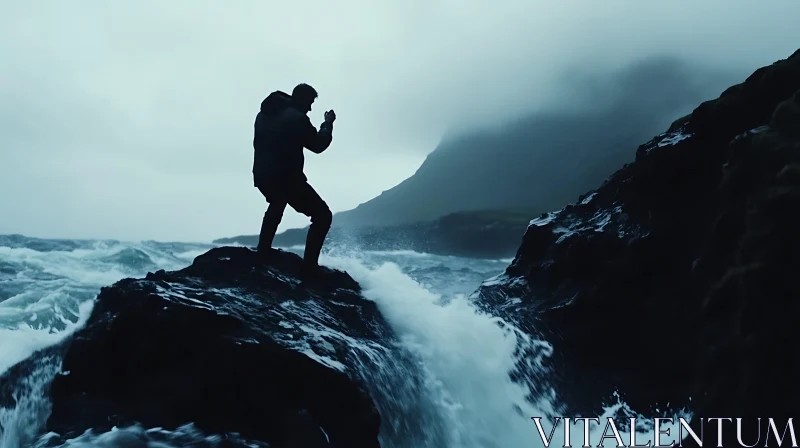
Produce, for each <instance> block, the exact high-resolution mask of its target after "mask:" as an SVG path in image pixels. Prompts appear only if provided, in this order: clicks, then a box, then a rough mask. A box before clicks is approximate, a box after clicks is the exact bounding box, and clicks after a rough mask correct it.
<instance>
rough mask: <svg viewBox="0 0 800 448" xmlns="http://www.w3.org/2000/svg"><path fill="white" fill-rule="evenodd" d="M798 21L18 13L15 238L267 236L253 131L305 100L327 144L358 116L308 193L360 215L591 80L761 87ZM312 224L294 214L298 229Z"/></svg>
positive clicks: (4, 112) (0, 15)
mask: <svg viewBox="0 0 800 448" xmlns="http://www.w3.org/2000/svg"><path fill="white" fill-rule="evenodd" d="M798 17H800V0H765V1H761V2H755V1H751V0H746V1H745V0H691V1H677V0H670V1H644V0H635V1H615V0H606V1H595V0H592V1H589V0H573V1H561V0H546V1H545V0H496V1H491V2H490V1H485V0H484V1H478V0H404V1H393V2H390V1H388V0H386V1H384V0H336V1H316V0H315V1H301V0H287V1H263V0H260V1H256V0H253V1H250V0H247V1H246V0H236V1H229V0H228V1H222V0H220V1H206V2H199V1H196V0H169V1H165V0H145V1H142V0H137V1H135V2H133V1H131V2H108V1H105V0H81V1H74V2H68V1H41V0H16V1H12V0H0V192H2V193H0V233H22V234H25V235H29V236H37V237H49V238H116V239H126V240H136V239H155V240H161V241H166V240H171V241H175V240H178V241H210V240H212V239H214V238H218V237H223V236H233V235H239V234H254V233H257V232H258V229H259V226H260V221H261V216H262V215H263V212H264V209H265V207H266V203H265V202H264V199H263V198H262V197H261V196H260V194H259V193H258V191H257V190H256V189H255V188H253V186H252V175H251V167H252V153H253V148H252V125H253V120H254V118H255V114H256V113H257V111H258V107H259V104H260V103H261V100H262V99H263V98H264V97H265V96H266V95H267V94H268V93H269V92H271V91H273V90H277V89H281V90H284V91H291V89H292V87H293V86H294V85H295V84H297V83H299V82H307V83H309V84H311V85H313V86H314V87H316V88H317V90H318V91H319V92H320V97H319V99H318V100H317V102H316V103H315V107H314V110H313V111H312V112H311V114H310V116H311V118H312V122H313V123H314V124H315V125H317V126H318V125H319V124H320V123H321V121H322V115H323V113H324V111H325V110H327V109H334V110H336V113H337V116H338V119H337V121H336V125H335V130H334V141H333V144H332V145H331V147H330V148H329V149H328V151H326V152H325V153H323V154H321V155H315V154H312V153H310V152H308V151H307V152H306V175H307V176H308V178H309V180H310V182H311V184H312V185H313V186H314V187H315V188H316V189H317V191H319V193H320V194H321V195H322V196H323V198H325V200H326V201H327V202H328V204H329V205H330V207H331V209H332V210H333V211H334V212H336V211H342V210H347V209H350V208H353V207H355V206H356V205H358V204H359V203H361V202H365V201H367V200H369V199H371V198H372V197H374V196H376V195H377V194H379V193H380V192H381V191H383V190H386V189H389V188H391V187H393V186H394V185H396V184H397V183H399V182H400V181H402V180H403V179H405V178H406V177H408V176H410V175H411V174H413V173H414V171H415V170H416V169H417V167H419V165H420V164H421V163H422V161H423V160H424V158H425V156H426V155H427V154H428V153H429V152H430V151H432V150H433V149H434V148H435V147H436V145H437V143H438V142H439V140H440V139H441V138H442V137H443V136H444V135H445V134H447V133H450V132H458V131H463V130H468V129H474V128H475V127H480V126H484V125H491V124H496V123H498V122H501V121H503V120H506V119H510V118H514V117H516V116H519V115H520V114H522V113H525V112H527V111H531V110H535V109H542V108H547V107H550V105H552V104H554V103H559V102H562V101H565V100H569V99H570V98H569V94H570V90H569V89H567V88H566V84H565V83H564V80H565V79H569V78H570V77H571V76H572V75H576V74H579V75H580V76H595V75H597V76H603V75H604V74H606V73H611V72H613V71H614V70H617V69H619V68H622V67H623V66H625V65H626V64H627V63H630V62H633V61H635V60H637V59H640V58H644V57H647V56H653V55H662V54H665V55H671V56H677V57H680V58H685V59H687V60H688V61H690V62H693V63H695V64H703V65H707V66H710V67H715V68H720V69H724V70H727V69H732V70H739V71H741V72H743V73H747V74H749V73H750V72H752V71H753V70H755V69H757V68H758V67H761V66H763V65H768V64H770V63H772V62H774V61H775V60H777V59H781V58H785V57H787V56H789V55H790V54H791V53H793V52H794V51H795V50H797V48H798V47H800V26H798V23H797V18H798ZM676 118H677V117H676ZM631 151H632V152H633V151H635V148H631ZM307 223H308V220H307V218H306V217H305V216H302V215H299V214H297V213H295V212H293V211H291V210H290V209H287V213H286V215H285V217H284V221H283V224H282V226H281V229H285V228H288V227H303V226H305V225H307Z"/></svg>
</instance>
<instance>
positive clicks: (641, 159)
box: [479, 51, 800, 446]
mask: <svg viewBox="0 0 800 448" xmlns="http://www.w3.org/2000/svg"><path fill="white" fill-rule="evenodd" d="M798 210H800V51H798V52H797V53H795V54H794V55H793V56H791V57H790V58H788V59H786V60H782V61H778V62H776V63H775V64H773V65H770V66H767V67H764V68H761V69H759V70H757V71H756V72H755V73H753V74H752V75H751V76H750V77H748V78H747V80H746V81H745V82H743V83H742V84H739V85H736V86H733V87H731V88H730V89H728V90H726V91H725V92H724V93H723V94H722V95H721V96H720V97H719V98H718V99H716V100H713V101H708V102H706V103H703V104H702V105H700V106H699V107H698V108H696V109H695V110H694V111H693V112H692V113H691V114H690V115H688V116H686V117H684V118H682V119H680V120H678V121H676V122H675V123H674V124H673V125H672V126H671V127H670V129H669V130H668V131H667V132H666V133H664V134H662V135H659V136H658V137H656V138H655V139H653V140H652V141H650V142H648V143H646V144H644V145H642V146H641V147H639V149H638V151H637V153H636V160H635V162H633V163H630V164H628V165H626V166H625V167H623V168H622V169H620V170H619V171H617V172H616V173H615V174H614V175H613V176H611V177H610V178H609V179H608V180H607V181H606V182H605V183H604V184H603V185H602V186H600V187H599V188H598V189H597V190H596V191H592V192H591V193H590V194H587V195H585V196H583V197H581V198H579V199H578V201H577V202H576V203H575V204H571V205H569V206H567V207H565V208H564V209H562V210H560V211H557V212H553V213H549V214H546V215H543V216H541V217H540V218H538V219H535V220H534V221H532V222H531V223H530V226H529V228H528V230H527V232H526V233H525V236H524V239H523V243H522V245H521V247H520V249H519V251H518V253H517V256H516V258H515V260H514V261H513V263H512V264H511V265H510V266H509V267H508V269H507V270H506V272H505V273H504V274H503V275H501V276H499V277H498V278H495V279H492V280H490V281H488V282H487V283H486V284H485V285H484V286H483V287H482V288H481V291H480V293H479V296H480V299H481V303H482V304H483V306H485V307H486V308H489V309H491V310H493V311H494V312H498V313H501V314H503V315H505V316H507V317H509V318H510V319H513V320H515V321H517V322H518V323H519V324H520V325H522V326H525V327H527V328H528V329H529V330H531V331H534V332H538V333H541V334H542V335H543V336H544V337H545V338H546V339H548V340H549V341H551V342H552V344H553V346H554V355H553V357H552V358H550V360H549V362H550V363H551V365H553V366H554V367H555V371H556V372H559V373H558V376H556V377H554V378H552V381H553V383H554V384H555V386H556V388H557V390H558V392H559V395H561V397H562V398H564V399H565V400H566V402H567V403H568V405H569V406H570V408H571V409H572V410H575V411H578V412H582V413H589V412H592V411H597V410H598V409H597V406H596V405H597V403H600V402H601V400H602V401H605V402H610V401H613V400H614V399H613V398H612V394H613V393H614V392H615V391H618V392H619V393H620V395H621V396H622V398H623V399H624V400H625V401H626V402H627V403H628V404H630V405H632V406H633V408H634V409H636V410H637V411H640V412H644V413H656V412H657V411H656V409H658V410H659V411H661V412H663V411H664V410H665V409H667V408H673V409H674V408H677V407H682V406H687V407H689V408H690V409H691V410H692V411H694V413H695V416H696V417H703V418H705V417H720V416H724V417H748V416H750V417H753V416H757V417H773V418H776V419H778V418H784V420H783V421H784V423H785V418H788V417H792V416H796V415H793V414H795V413H796V403H797V402H798V401H800V391H798V388H797V385H796V378H797V377H798V376H799V375H800V364H798V359H800V357H799V356H798V355H800V349H798V347H797V345H796V343H797V341H799V340H800V330H798V327H797V326H796V324H795V323H796V322H797V320H798V319H800V301H798V299H800V294H798V292H800V291H798V288H797V285H796V283H795V281H796V279H795V278H794V277H795V275H794V274H795V273H796V272H798V268H800V264H799V262H798V261H796V260H797V258H796V255H797V254H800V232H798V231H797V229H796V227H797V226H796V224H797V222H798V221H797V218H798V213H799V212H798ZM730 428H731V431H733V426H731V427H730ZM731 434H733V437H735V433H730V432H729V433H728V435H729V436H730V435H731ZM745 440H755V436H754V437H753V438H746V439H745ZM748 443H750V442H748ZM725 446H727V445H725Z"/></svg>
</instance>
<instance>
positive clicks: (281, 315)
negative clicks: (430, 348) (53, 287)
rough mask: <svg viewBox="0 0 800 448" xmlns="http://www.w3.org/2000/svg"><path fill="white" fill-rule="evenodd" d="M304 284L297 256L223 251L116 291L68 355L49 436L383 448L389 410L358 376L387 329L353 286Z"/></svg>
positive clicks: (333, 276) (336, 277)
mask: <svg viewBox="0 0 800 448" xmlns="http://www.w3.org/2000/svg"><path fill="white" fill-rule="evenodd" d="M301 274H302V272H301V260H300V258H299V257H298V256H296V255H294V254H290V253H285V252H279V251H275V252H274V253H273V254H271V256H270V257H269V258H268V259H267V260H265V259H264V258H261V257H259V256H258V254H257V253H256V252H254V251H251V250H249V249H246V248H230V247H224V248H218V249H212V250H210V251H209V252H207V253H205V254H203V255H201V256H199V257H197V258H196V259H195V261H194V263H193V264H192V265H191V266H189V267H187V268H185V269H183V270H180V271H176V272H165V271H158V272H156V273H151V274H148V276H147V278H146V279H125V280H122V281H120V282H118V283H116V284H115V285H113V286H111V287H106V288H103V289H102V292H101V293H100V295H99V296H98V299H97V302H96V305H95V307H94V310H93V311H92V314H91V317H90V318H89V320H88V323H87V324H86V326H85V328H83V329H82V330H80V331H79V332H78V333H76V334H75V335H74V337H73V338H72V340H71V342H69V343H68V344H67V345H65V346H63V347H62V348H61V349H62V350H65V355H64V359H63V370H64V372H65V374H64V375H58V376H57V377H56V378H55V380H54V381H53V383H52V387H51V399H52V403H53V405H52V414H51V416H50V418H49V420H48V421H47V425H46V430H47V431H54V432H57V433H59V434H62V435H65V436H68V435H76V434H80V433H83V432H84V431H85V430H86V429H88V428H93V429H97V430H104V429H109V428H110V427H112V426H115V425H116V426H126V425H131V424H134V423H139V424H141V425H142V426H144V427H163V428H167V429H174V428H178V427H180V426H182V425H185V424H188V423H193V424H194V425H195V426H196V427H197V428H199V429H201V430H203V431H205V432H208V433H213V434H228V433H237V434H240V435H241V436H242V437H245V438H248V439H253V440H259V441H262V442H267V443H269V444H270V446H272V447H288V446H304V447H315V446H338V447H377V446H379V443H378V432H379V427H380V416H379V413H378V411H377V409H376V407H375V405H374V403H373V402H372V399H371V398H370V396H369V395H368V393H367V391H366V389H365V387H364V385H363V384H360V383H359V381H358V380H357V379H356V375H352V369H353V368H354V366H357V365H360V364H363V363H365V362H366V361H365V358H368V354H365V353H362V352H364V351H366V350H368V348H369V347H370V345H371V344H373V345H374V344H377V343H378V342H377V341H382V340H383V341H385V340H390V339H391V338H392V335H391V334H390V332H389V330H388V326H387V325H386V324H385V322H384V321H383V319H382V317H381V316H380V314H379V313H378V311H377V308H376V306H375V304H374V303H373V302H370V301H367V300H365V299H363V298H362V297H361V296H360V294H359V292H358V291H359V287H358V284H357V283H356V282H355V281H354V280H353V279H352V278H351V277H350V276H349V275H347V274H345V273H342V272H338V271H333V270H329V269H326V268H323V272H322V274H321V275H318V276H315V277H314V278H313V279H311V280H309V281H301V280H298V277H300V276H301ZM347 341H350V342H349V343H348V342H347ZM354 343H355V344H361V345H362V346H363V347H362V348H359V347H358V346H356V347H353V346H352V345H351V344H354ZM298 444H300V445H298Z"/></svg>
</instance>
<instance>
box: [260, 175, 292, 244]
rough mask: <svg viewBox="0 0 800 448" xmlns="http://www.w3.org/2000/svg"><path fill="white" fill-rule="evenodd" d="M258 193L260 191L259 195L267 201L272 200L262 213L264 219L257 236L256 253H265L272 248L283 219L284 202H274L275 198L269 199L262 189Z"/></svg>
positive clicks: (278, 200)
mask: <svg viewBox="0 0 800 448" xmlns="http://www.w3.org/2000/svg"><path fill="white" fill-rule="evenodd" d="M259 191H261V194H263V195H264V198H265V199H267V201H269V200H270V199H272V201H271V202H269V207H267V211H266V212H265V213H264V218H263V219H262V220H261V233H260V234H259V236H258V251H259V252H266V251H268V250H269V249H271V248H272V240H273V239H274V238H275V234H276V233H277V232H278V226H279V225H280V223H281V219H282V218H283V212H284V210H286V202H285V201H284V200H281V199H277V200H276V198H274V197H270V194H269V192H268V191H266V190H265V189H263V188H259Z"/></svg>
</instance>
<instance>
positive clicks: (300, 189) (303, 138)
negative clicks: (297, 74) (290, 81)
mask: <svg viewBox="0 0 800 448" xmlns="http://www.w3.org/2000/svg"><path fill="white" fill-rule="evenodd" d="M316 98H317V91H316V90H314V88H313V87H311V86H309V85H307V84H299V85H298V86H297V87H295V88H294V90H292V94H291V95H287V94H286V93H283V92H281V91H277V92H273V93H271V94H270V95H269V96H268V97H267V98H266V99H265V100H264V101H263V102H262V103H261V110H260V111H259V113H258V115H257V116H256V121H255V125H254V128H255V136H254V138H253V148H254V149H255V158H254V161H253V183H254V184H255V186H256V188H258V189H259V191H261V194H263V195H264V198H266V200H267V202H269V207H268V208H267V212H266V213H264V220H263V221H262V223H261V234H260V236H259V241H258V251H259V252H260V253H262V254H264V253H266V252H268V251H269V250H270V249H271V248H272V240H273V238H275V232H277V230H278V225H279V224H280V222H281V218H282V217H283V212H284V210H285V209H286V205H287V204H288V205H291V206H292V208H293V209H295V210H296V211H297V212H299V213H302V214H304V215H306V216H308V217H310V218H311V226H310V227H309V229H308V236H307V237H306V248H305V253H304V261H305V266H306V267H307V268H311V269H312V270H313V269H315V268H317V267H318V263H319V254H320V251H321V250H322V243H323V242H324V241H325V236H326V235H327V234H328V230H329V229H330V227H331V221H332V220H333V215H332V214H331V210H330V209H329V208H328V204H326V203H325V201H323V200H322V198H321V197H320V196H319V194H317V192H316V191H314V189H313V188H312V187H311V185H309V184H308V179H307V178H306V176H305V174H303V162H304V157H303V148H308V149H309V150H311V151H313V152H315V153H317V154H319V153H321V152H323V151H325V150H326V149H327V148H328V146H329V145H330V144H331V140H332V139H333V122H334V120H336V114H335V113H334V112H333V111H332V110H330V111H328V112H325V121H324V123H322V125H321V126H320V129H319V132H317V129H316V128H315V127H314V125H313V124H311V120H310V119H309V118H308V115H307V114H308V112H309V111H310V110H311V105H312V104H313V103H314V100H315V99H316Z"/></svg>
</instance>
